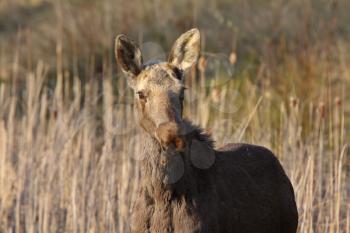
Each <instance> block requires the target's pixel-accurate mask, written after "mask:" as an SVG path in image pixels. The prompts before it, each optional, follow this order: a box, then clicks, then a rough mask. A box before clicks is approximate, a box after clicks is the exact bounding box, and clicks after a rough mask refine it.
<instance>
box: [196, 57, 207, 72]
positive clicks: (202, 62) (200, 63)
mask: <svg viewBox="0 0 350 233" xmlns="http://www.w3.org/2000/svg"><path fill="white" fill-rule="evenodd" d="M206 66H207V60H206V59H205V57H204V56H201V57H200V58H199V60H198V69H199V70H200V71H201V72H204V71H205V67H206Z"/></svg>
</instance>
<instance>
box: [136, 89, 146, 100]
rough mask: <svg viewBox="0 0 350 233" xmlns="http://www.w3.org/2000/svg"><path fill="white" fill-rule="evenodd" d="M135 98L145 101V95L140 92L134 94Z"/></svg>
mask: <svg viewBox="0 0 350 233" xmlns="http://www.w3.org/2000/svg"><path fill="white" fill-rule="evenodd" d="M136 94H137V96H138V97H139V99H140V100H146V95H145V93H144V92H142V91H138V92H136Z"/></svg>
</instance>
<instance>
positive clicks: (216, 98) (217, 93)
mask: <svg viewBox="0 0 350 233" xmlns="http://www.w3.org/2000/svg"><path fill="white" fill-rule="evenodd" d="M211 99H212V100H213V102H214V103H218V102H219V101H220V90H219V89H218V88H213V90H212V91H211Z"/></svg>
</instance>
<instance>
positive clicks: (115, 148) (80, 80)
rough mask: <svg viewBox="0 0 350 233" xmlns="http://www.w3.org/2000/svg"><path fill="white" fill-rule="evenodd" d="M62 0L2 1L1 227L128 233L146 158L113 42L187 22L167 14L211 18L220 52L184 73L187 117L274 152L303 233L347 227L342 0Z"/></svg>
mask: <svg viewBox="0 0 350 233" xmlns="http://www.w3.org/2000/svg"><path fill="white" fill-rule="evenodd" d="M57 2H62V4H59V3H57ZM57 2H50V1H49V2H46V1H41V0H35V1H34V0H32V1H19V0H17V1H4V2H1V3H0V30H2V33H3V34H2V35H1V36H0V47H1V50H0V55H1V56H0V79H1V82H0V232H1V233H2V232H4V233H10V232H11V233H12V232H33V233H34V232H43V233H47V232H81V233H86V232H128V230H127V225H128V216H129V207H130V201H131V200H132V199H133V198H134V196H135V195H136V188H137V182H138V175H139V174H138V168H137V166H138V163H137V161H138V160H140V159H142V158H139V157H138V156H137V155H138V154H139V153H138V151H139V149H140V148H138V143H137V141H138V136H137V135H138V128H137V125H136V124H135V121H134V120H133V117H134V114H133V106H132V93H131V91H130V90H128V89H127V87H126V84H125V80H124V79H123V78H122V77H119V76H117V75H116V72H115V69H116V67H115V64H114V60H113V59H112V57H113V49H112V44H113V42H112V41H113V37H114V36H115V33H118V32H130V33H131V34H134V35H135V37H136V38H139V40H140V41H142V40H145V39H142V38H143V37H146V38H150V39H152V40H154V41H157V42H159V43H161V45H162V46H163V45H164V46H165V47H166V48H169V46H170V44H171V42H172V41H173V40H174V39H175V38H176V36H177V35H178V33H177V32H174V31H173V30H169V28H168V24H176V25H177V26H175V28H176V30H177V31H178V32H180V31H183V30H184V29H185V28H188V27H189V26H191V24H195V25H199V26H201V25H202V30H203V35H204V44H205V51H224V54H223V55H222V54H218V53H215V54H213V53H209V52H205V53H204V54H203V55H204V57H205V58H202V59H201V60H200V65H199V67H196V68H194V69H193V70H192V71H191V72H189V74H188V78H187V85H188V86H189V89H188V93H187V96H186V99H187V101H186V106H185V107H186V109H185V115H186V116H187V117H188V118H190V119H193V121H194V122H196V123H199V124H201V125H202V126H203V127H204V128H206V129H207V130H208V131H210V132H212V134H213V137H214V139H215V140H216V141H217V143H216V144H217V146H220V145H221V144H224V143H227V142H232V141H234V142H235V141H244V142H249V143H256V144H260V145H264V146H267V147H269V148H271V149H272V150H273V151H274V152H275V153H276V154H277V155H278V157H279V159H280V160H281V162H282V164H283V165H284V167H285V169H286V171H287V173H288V175H289V176H290V178H291V180H292V183H293V185H294V187H295V192H296V199H297V205H298V208H299V215H300V217H299V232H305V233H311V232H322V233H323V232H330V233H339V232H344V233H350V204H349V203H350V182H349V178H350V174H349V173H350V158H349V152H348V151H349V150H348V148H347V147H348V144H349V140H350V135H349V126H350V125H349V124H350V118H349V112H350V105H349V100H350V96H349V93H348V92H347V90H348V89H349V87H350V85H349V81H350V73H349V67H350V53H349V45H348V44H347V43H346V38H347V37H346V36H347V32H348V31H347V28H346V26H344V25H345V23H344V22H347V21H346V19H347V18H346V17H347V16H346V14H344V12H343V11H341V8H342V6H343V7H344V6H346V4H347V3H346V1H335V2H338V3H339V4H344V5H340V7H339V6H338V9H337V8H336V14H334V13H332V9H333V8H332V7H334V6H332V5H326V6H325V7H324V8H322V7H321V5H322V4H321V3H320V4H315V2H317V1H311V0H310V1H305V2H302V3H301V2H300V1H295V3H288V4H284V2H283V1H269V3H268V4H266V3H264V2H262V1H257V3H256V4H251V3H246V1H234V2H233V3H232V5H230V4H228V1H225V0H217V1H210V4H211V7H213V8H211V11H209V12H208V11H206V10H205V7H204V6H205V5H206V4H209V3H208V2H207V1H192V2H191V4H192V6H191V8H190V9H191V10H189V11H185V10H184V11H181V12H182V13H181V14H180V13H178V15H176V14H175V13H174V11H173V10H171V9H173V8H174V7H177V9H178V8H180V9H187V8H184V5H185V3H184V2H182V1H179V3H178V4H175V3H170V2H166V3H161V2H160V1H153V3H152V4H153V5H154V6H157V5H159V4H162V7H163V9H164V10H163V11H162V12H160V11H157V12H156V11H155V9H154V8H153V7H152V6H153V5H152V4H151V3H150V4H149V5H147V4H143V5H142V6H143V7H145V8H142V9H141V8H140V4H142V3H140V2H139V1H135V2H132V3H130V4H129V5H127V3H126V2H125V1H111V0H104V1H100V3H96V2H93V1H88V3H86V2H83V1H57ZM266 2H267V1H266ZM298 2H300V3H298ZM42 4H43V5H42ZM286 6H287V7H286ZM327 7H330V10H328V8H327ZM236 8H238V10H237V9H236ZM304 8H305V9H306V10H305V11H302V12H303V13H304V14H305V15H302V20H301V21H300V22H299V21H298V20H297V19H298V17H300V16H299V15H297V13H296V11H295V10H296V9H299V10H300V9H304ZM339 8H340V9H339ZM28 9H32V10H35V12H37V14H29V16H28V15H25V16H24V17H25V19H27V22H25V23H24V24H21V25H22V27H23V28H19V29H18V30H17V28H15V29H14V28H13V27H15V26H13V27H8V26H4V27H1V26H2V25H7V22H12V23H13V25H17V24H18V23H19V22H21V20H20V18H18V17H17V18H15V19H13V18H12V19H11V20H10V21H7V15H11V14H10V13H9V12H10V11H11V12H12V11H13V12H17V13H18V12H19V13H18V14H19V17H20V16H21V15H23V11H24V12H27V11H26V10H28ZM229 9H231V10H235V12H236V13H237V14H238V16H237V17H236V16H232V18H231V16H230V14H229V13H228V10H229ZM242 9H243V10H242ZM32 10H29V11H28V12H32ZM78 10H79V11H78ZM283 10H290V11H289V13H285V14H287V15H288V17H287V18H286V17H282V18H283V20H284V21H282V23H281V25H275V20H274V19H276V17H278V13H281V12H283ZM333 11H335V10H334V9H333ZM338 11H339V12H338ZM77 12H79V14H77ZM114 12H116V13H115V14H114ZM130 12H132V15H133V16H134V17H130V16H128V15H130V14H131V13H130ZM176 12H177V11H176ZM25 14H27V13H25ZM150 14H151V15H152V16H154V18H150V16H149V15H150ZM154 14H155V15H154ZM245 14H247V15H246V16H245ZM281 14H282V13H281ZM295 15H296V16H295ZM334 15H336V16H337V17H335V16H334ZM203 16H207V17H203ZM314 16H315V17H316V16H317V17H320V18H321V19H320V20H319V21H317V23H315V22H314V21H312V22H311V23H310V24H311V25H312V28H313V29H314V30H311V29H310V28H308V27H310V25H308V22H307V19H308V18H309V17H311V18H312V17H314ZM240 17H243V18H242V19H244V20H245V21H244V20H243V21H244V22H241V21H242V19H240ZM334 17H335V18H334ZM42 19H45V20H42ZM160 19H162V20H163V21H160ZM261 19H264V20H265V19H266V21H264V20H261ZM332 19H336V23H334V24H335V25H333V24H332V23H329V24H328V22H333V21H332ZM188 20H189V21H188ZM188 22H190V23H188ZM322 23H323V26H324V27H323V28H322ZM23 25H24V26H23ZM135 25H137V26H135ZM242 25H243V26H242ZM305 25H306V26H305ZM128 28H129V29H128ZM130 28H131V29H130ZM167 28H168V29H167ZM237 28H238V29H237ZM10 29H11V30H10ZM166 29H167V30H166ZM321 29H325V30H321ZM237 30H238V31H237ZM305 30H306V31H305ZM218 31H219V32H220V33H221V34H220V33H218ZM324 31H326V32H324ZM135 32H142V33H138V36H137V34H135ZM270 33H274V34H273V36H272V37H269V36H267V35H270ZM231 51H234V53H233V54H234V55H232V56H231V63H230V59H229V58H230V56H229V54H230V52H231ZM236 56H237V62H236V61H235V59H233V58H235V57H236Z"/></svg>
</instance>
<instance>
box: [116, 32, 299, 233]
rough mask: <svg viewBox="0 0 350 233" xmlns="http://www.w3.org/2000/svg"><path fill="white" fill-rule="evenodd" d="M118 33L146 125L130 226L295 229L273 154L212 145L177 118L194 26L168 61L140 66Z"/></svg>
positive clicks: (254, 231) (257, 232) (288, 191)
mask: <svg viewBox="0 0 350 233" xmlns="http://www.w3.org/2000/svg"><path fill="white" fill-rule="evenodd" d="M118 38H119V39H118ZM118 38H117V42H116V56H117V60H118V63H120V64H121V66H120V67H121V68H122V69H123V71H124V72H125V73H127V74H129V84H130V86H131V87H132V88H133V89H134V90H135V93H136V99H135V101H136V105H135V106H136V110H137V113H138V115H139V123H140V125H141V127H142V128H143V129H144V131H143V134H144V136H143V140H142V141H141V142H140V143H142V144H143V150H142V153H143V154H144V155H143V156H142V157H143V158H145V159H144V160H143V161H141V181H140V187H139V194H138V197H137V199H136V200H135V202H134V204H133V207H132V218H131V223H130V229H131V232H133V233H145V232H158V233H195V232H196V233H204V232H205V233H237V232H242V233H295V232H296V228H297V224H298V212H297V208H296V204H295V200H294V191H293V187H292V185H291V183H290V181H289V179H288V177H287V176H286V174H285V172H284V170H283V168H282V166H281V164H280V163H279V161H278V160H277V158H276V157H275V156H274V155H273V153H272V152H271V151H269V150H268V149H266V148H263V147H260V146H255V145H248V144H229V145H226V146H224V147H222V148H219V149H217V150H216V149H214V146H213V141H212V140H211V138H210V137H209V136H208V135H207V134H206V133H204V132H203V130H201V129H200V128H199V127H197V126H195V125H193V124H191V123H190V122H189V121H187V120H184V119H183V118H182V95H183V90H184V87H183V85H182V79H183V77H182V76H183V75H182V72H183V70H185V69H187V68H188V67H190V66H191V65H192V64H194V63H195V62H196V59H197V56H198V52H199V31H198V30H196V29H193V30H190V31H189V32H187V33H185V34H183V35H182V36H181V37H180V38H179V39H178V40H177V41H176V42H175V45H174V46H173V49H172V52H171V54H170V58H169V63H166V62H165V63H153V64H151V65H142V67H141V64H142V57H141V56H140V54H141V52H140V51H139V48H138V47H137V46H136V44H135V43H134V42H130V43H128V39H126V37H125V36H123V37H122V40H123V42H120V41H119V40H120V37H118ZM124 50H125V51H124ZM132 51H134V53H135V54H134V55H132V54H133V52H132ZM177 69H178V70H177Z"/></svg>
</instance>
